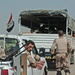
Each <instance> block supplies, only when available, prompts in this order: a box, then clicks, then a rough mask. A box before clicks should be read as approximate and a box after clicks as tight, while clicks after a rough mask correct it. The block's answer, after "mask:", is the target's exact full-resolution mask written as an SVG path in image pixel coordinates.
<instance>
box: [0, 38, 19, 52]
mask: <svg viewBox="0 0 75 75" xmlns="http://www.w3.org/2000/svg"><path fill="white" fill-rule="evenodd" d="M0 46H2V47H3V49H5V52H6V53H7V52H9V51H10V50H11V49H12V48H13V50H17V49H18V48H19V44H18V40H17V39H15V38H5V39H4V37H0Z"/></svg>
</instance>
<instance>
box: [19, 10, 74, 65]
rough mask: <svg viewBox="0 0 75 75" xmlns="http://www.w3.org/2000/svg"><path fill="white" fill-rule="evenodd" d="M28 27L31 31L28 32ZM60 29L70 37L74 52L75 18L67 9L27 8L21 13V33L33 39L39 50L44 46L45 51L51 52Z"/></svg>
mask: <svg viewBox="0 0 75 75" xmlns="http://www.w3.org/2000/svg"><path fill="white" fill-rule="evenodd" d="M26 28H28V29H29V30H30V31H28V32H26V31H25V30H26ZM23 29H24V30H23ZM58 30H63V31H64V33H65V35H64V36H65V37H66V38H68V39H69V41H70V43H71V46H72V49H73V52H72V53H74V50H75V46H74V45H75V36H74V34H75V20H74V19H73V18H71V17H70V16H69V14H68V10H67V9H62V10H25V11H22V12H21V13H20V15H19V34H21V35H23V36H27V37H29V38H31V39H33V41H34V42H35V44H36V47H37V49H38V51H39V50H40V48H41V47H44V48H45V52H50V48H51V46H52V43H53V41H54V39H56V38H58V34H57V32H58ZM40 52H41V51H40ZM73 57H74V56H73ZM73 57H72V58H73ZM50 58H51V56H50ZM46 59H48V58H47V57H46ZM49 60H50V61H51V59H49ZM54 60H55V58H54ZM54 60H53V59H52V61H51V63H54V64H55V62H54ZM72 63H74V61H73V62H72Z"/></svg>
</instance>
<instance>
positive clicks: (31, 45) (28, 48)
mask: <svg viewBox="0 0 75 75" xmlns="http://www.w3.org/2000/svg"><path fill="white" fill-rule="evenodd" d="M33 48H34V45H33V44H31V43H30V44H29V45H28V46H27V50H28V51H29V52H30V51H32V50H33Z"/></svg>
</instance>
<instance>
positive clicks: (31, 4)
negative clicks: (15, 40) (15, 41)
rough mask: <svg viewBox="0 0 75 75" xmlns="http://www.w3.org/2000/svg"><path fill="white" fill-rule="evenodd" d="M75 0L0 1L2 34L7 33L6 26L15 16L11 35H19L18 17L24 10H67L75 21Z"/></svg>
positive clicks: (0, 29) (0, 31)
mask: <svg viewBox="0 0 75 75" xmlns="http://www.w3.org/2000/svg"><path fill="white" fill-rule="evenodd" d="M74 7H75V0H0V34H3V33H6V24H7V22H8V19H9V17H10V13H12V15H13V19H14V22H15V26H14V28H13V30H12V31H11V32H10V33H9V34H18V17H19V14H20V13H21V12H22V11H24V10H32V9H36V10H37V9H46V10H47V9H48V10H61V9H67V10H68V13H69V15H70V16H71V17H72V18H74V19H75V10H74Z"/></svg>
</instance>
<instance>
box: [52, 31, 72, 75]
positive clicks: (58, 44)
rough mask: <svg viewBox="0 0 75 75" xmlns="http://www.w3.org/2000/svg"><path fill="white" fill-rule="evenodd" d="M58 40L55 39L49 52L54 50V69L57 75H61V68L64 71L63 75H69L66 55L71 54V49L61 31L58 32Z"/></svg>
mask: <svg viewBox="0 0 75 75" xmlns="http://www.w3.org/2000/svg"><path fill="white" fill-rule="evenodd" d="M58 35H59V38H57V39H55V40H54V42H53V45H52V47H51V50H55V48H56V68H57V75H62V73H61V68H62V66H63V69H64V71H65V75H69V74H70V70H69V65H68V61H67V58H68V54H69V53H71V51H72V48H71V45H70V43H69V41H68V40H67V39H66V38H65V37H64V33H63V31H62V30H60V31H59V32H58Z"/></svg>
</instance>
